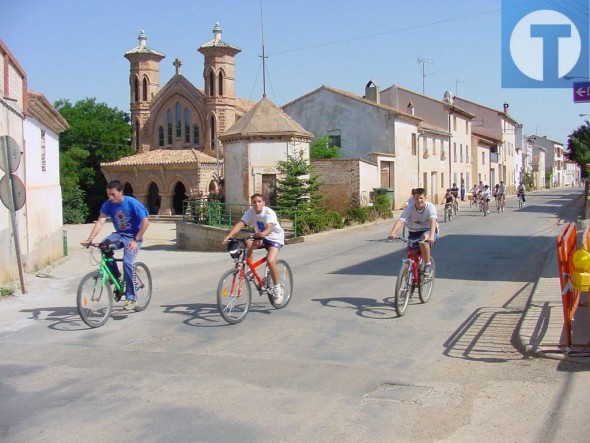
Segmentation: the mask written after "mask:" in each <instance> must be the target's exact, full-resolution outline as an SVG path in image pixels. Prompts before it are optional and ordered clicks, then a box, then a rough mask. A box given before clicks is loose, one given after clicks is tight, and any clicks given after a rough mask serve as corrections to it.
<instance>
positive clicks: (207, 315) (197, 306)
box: [161, 302, 275, 328]
mask: <svg viewBox="0 0 590 443" xmlns="http://www.w3.org/2000/svg"><path fill="white" fill-rule="evenodd" d="M161 307H162V308H164V313H165V314H177V315H181V316H183V317H185V319H184V320H183V323H184V324H185V325H188V326H198V327H209V328H210V327H218V326H231V325H230V324H229V323H227V322H226V321H225V320H224V319H223V318H222V317H221V315H220V314H219V310H218V308H217V304H216V303H215V304H214V303H187V304H178V305H161ZM274 310H275V309H269V308H268V304H267V303H254V302H252V304H251V305H250V310H249V311H248V317H249V316H251V315H256V314H270V313H271V312H272V311H274ZM244 321H247V320H246V319H245V320H244Z"/></svg>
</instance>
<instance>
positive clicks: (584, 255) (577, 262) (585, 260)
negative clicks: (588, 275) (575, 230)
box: [572, 248, 590, 271]
mask: <svg viewBox="0 0 590 443" xmlns="http://www.w3.org/2000/svg"><path fill="white" fill-rule="evenodd" d="M572 260H573V263H574V267H575V268H576V269H577V270H578V271H590V252H588V251H586V250H585V249H584V248H580V249H578V250H577V251H576V252H574V255H573V256H572Z"/></svg>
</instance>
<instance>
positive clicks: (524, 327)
mask: <svg viewBox="0 0 590 443" xmlns="http://www.w3.org/2000/svg"><path fill="white" fill-rule="evenodd" d="M583 206H584V199H583V196H580V197H579V198H578V199H576V200H574V201H573V202H572V203H571V204H570V205H568V207H566V208H565V209H564V211H563V213H562V214H561V220H560V223H559V226H558V228H559V229H558V230H557V233H556V235H555V237H556V238H557V235H558V234H559V232H561V230H562V229H563V227H564V225H565V223H566V222H571V221H575V220H576V218H577V216H578V215H580V214H582V210H583ZM581 232H582V231H580V228H579V227H578V247H579V246H580V245H581V238H580V237H581V235H580V234H581ZM547 252H548V253H547V257H546V260H545V265H544V266H543V269H542V270H541V273H540V275H539V279H538V280H537V283H536V285H535V288H534V290H533V294H532V296H531V299H530V300H529V303H528V305H527V308H526V312H525V315H524V317H523V320H522V322H521V324H520V327H519V330H518V341H519V343H518V344H519V345H520V347H521V351H522V352H523V353H524V354H528V355H533V356H535V357H544V358H553V359H560V360H568V361H575V362H578V363H586V364H590V315H589V314H590V310H589V307H588V303H587V294H586V293H581V294H580V305H579V307H578V309H577V311H576V314H575V316H574V320H573V326H572V345H573V346H572V347H571V348H568V347H566V346H565V343H566V337H565V334H564V333H563V307H562V304H561V295H560V294H561V286H560V283H559V272H558V267H557V247H556V244H555V243H554V244H552V245H550V248H549V249H548V251H547Z"/></svg>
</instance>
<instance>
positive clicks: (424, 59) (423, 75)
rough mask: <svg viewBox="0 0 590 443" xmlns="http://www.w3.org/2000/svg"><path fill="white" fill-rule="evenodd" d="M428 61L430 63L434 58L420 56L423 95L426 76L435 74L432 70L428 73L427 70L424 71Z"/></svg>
mask: <svg viewBox="0 0 590 443" xmlns="http://www.w3.org/2000/svg"><path fill="white" fill-rule="evenodd" d="M427 63H428V64H430V63H432V60H428V59H426V58H418V64H421V65H422V95H424V79H425V78H426V76H428V75H430V74H434V72H431V73H430V74H427V73H426V72H424V65H425V64H427Z"/></svg>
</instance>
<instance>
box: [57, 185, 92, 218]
mask: <svg viewBox="0 0 590 443" xmlns="http://www.w3.org/2000/svg"><path fill="white" fill-rule="evenodd" d="M61 192H62V208H63V222H64V224H78V223H84V222H86V218H87V217H88V214H89V212H90V210H89V209H88V205H86V203H85V202H84V192H83V191H82V190H81V189H80V188H79V187H78V186H62V191H61Z"/></svg>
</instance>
